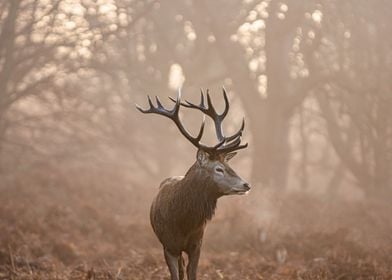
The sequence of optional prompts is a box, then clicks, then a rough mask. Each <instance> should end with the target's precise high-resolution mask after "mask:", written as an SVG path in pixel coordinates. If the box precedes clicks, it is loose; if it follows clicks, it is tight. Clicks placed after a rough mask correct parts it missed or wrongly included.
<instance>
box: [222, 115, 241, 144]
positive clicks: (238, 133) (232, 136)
mask: <svg viewBox="0 0 392 280" xmlns="http://www.w3.org/2000/svg"><path fill="white" fill-rule="evenodd" d="M244 128H245V118H243V119H242V124H241V127H240V129H239V130H238V131H237V132H236V133H234V134H233V135H231V136H229V137H226V142H230V141H232V140H233V139H235V138H237V137H238V136H240V137H241V136H242V132H243V131H244Z"/></svg>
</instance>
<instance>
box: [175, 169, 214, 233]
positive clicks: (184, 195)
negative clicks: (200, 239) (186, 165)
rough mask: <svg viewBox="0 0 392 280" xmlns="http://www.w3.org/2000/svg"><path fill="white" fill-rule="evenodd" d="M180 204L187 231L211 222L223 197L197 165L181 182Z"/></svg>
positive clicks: (208, 176) (204, 171) (209, 177)
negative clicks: (220, 198)
mask: <svg viewBox="0 0 392 280" xmlns="http://www.w3.org/2000/svg"><path fill="white" fill-rule="evenodd" d="M180 184H181V186H180V188H179V190H178V191H179V194H180V195H179V196H178V197H177V199H178V201H177V202H178V203H180V204H181V207H179V209H181V211H182V213H179V214H180V215H181V216H182V219H181V220H182V223H183V225H184V226H185V228H186V229H187V230H190V229H191V228H197V227H199V226H200V225H202V224H205V223H206V222H207V221H208V220H210V219H211V218H212V217H213V215H214V213H215V208H216V203H217V199H218V198H219V197H220V196H221V195H220V194H219V192H218V188H217V187H216V185H215V183H214V182H213V180H212V178H211V176H210V175H209V174H208V173H207V172H206V170H204V169H203V168H201V167H200V166H199V165H198V163H195V164H194V165H193V166H192V167H191V168H190V169H189V170H188V172H187V173H186V175H185V177H184V178H183V179H182V180H181V182H180Z"/></svg>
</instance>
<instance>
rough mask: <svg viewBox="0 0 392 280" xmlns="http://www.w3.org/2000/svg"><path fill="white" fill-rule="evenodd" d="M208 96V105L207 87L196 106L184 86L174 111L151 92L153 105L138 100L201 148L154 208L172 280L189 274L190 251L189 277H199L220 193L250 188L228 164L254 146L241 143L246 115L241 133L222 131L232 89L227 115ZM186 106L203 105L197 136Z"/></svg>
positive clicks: (166, 184)
mask: <svg viewBox="0 0 392 280" xmlns="http://www.w3.org/2000/svg"><path fill="white" fill-rule="evenodd" d="M206 95H207V96H206V97H207V98H206V99H207V105H206V104H205V94H204V93H203V91H201V101H200V104H199V105H195V104H193V103H191V102H188V101H185V102H182V101H181V92H180V91H179V92H178V95H177V99H173V98H170V99H171V100H172V101H173V102H174V103H175V105H174V107H173V109H172V110H168V109H166V108H164V106H163V105H162V103H161V102H160V100H159V98H158V97H156V106H155V105H154V104H153V103H152V101H151V99H150V97H149V96H148V103H149V105H150V108H149V109H142V108H141V107H139V106H138V105H136V107H137V109H138V110H139V111H140V112H142V113H146V114H148V113H153V114H159V115H162V116H165V117H167V118H169V119H171V120H173V121H174V123H175V124H176V125H177V127H178V129H179V130H180V132H181V134H182V135H183V136H185V138H186V139H188V140H189V141H190V142H191V143H192V144H193V145H194V146H195V147H196V148H197V155H196V162H195V163H194V164H193V165H192V166H191V168H190V169H189V170H188V171H187V173H186V174H185V176H177V177H171V178H168V179H166V180H164V181H163V182H162V183H161V185H160V187H159V192H158V195H157V196H156V197H155V199H154V201H153V203H152V205H151V210H150V221H151V225H152V228H153V230H154V232H155V234H156V236H157V237H158V239H159V241H160V242H161V243H162V245H163V251H164V256H165V261H166V264H167V266H168V268H169V271H170V275H171V280H182V279H184V276H185V261H184V258H183V255H182V254H183V253H184V252H185V253H186V254H187V255H188V265H187V268H186V273H187V278H188V280H195V279H196V274H197V266H198V262H199V257H200V249H201V244H202V240H203V234H204V229H205V226H206V223H207V221H209V220H211V218H212V216H213V215H214V212H215V208H216V204H217V200H218V198H220V197H221V196H225V195H241V194H245V193H247V192H248V191H249V190H250V187H249V184H248V183H247V182H245V181H244V180H243V179H242V178H241V177H240V176H238V175H237V174H236V173H235V171H234V170H233V169H231V168H230V166H229V165H228V161H229V160H230V159H231V158H232V157H233V156H234V155H235V154H236V152H235V151H237V150H240V149H243V148H246V147H247V146H248V144H247V143H246V144H243V145H241V136H242V132H243V130H244V126H245V121H244V120H242V125H241V127H240V129H239V130H238V131H237V132H236V133H234V134H233V135H231V136H228V137H226V136H225V135H224V133H223V130H222V122H223V120H224V118H225V117H226V115H227V113H228V111H229V100H228V98H227V93H226V91H225V89H223V97H224V101H225V108H224V111H223V112H222V113H221V114H218V113H217V112H216V110H215V108H214V106H213V104H212V102H211V97H210V95H209V93H208V91H207V94H206ZM181 107H186V108H192V109H196V110H200V111H201V112H202V113H203V122H202V124H201V127H200V130H199V133H198V134H197V136H196V137H193V136H192V135H191V134H190V133H189V132H188V131H187V130H186V129H185V128H184V126H183V124H182V123H181V120H180V118H179V111H180V108H181ZM205 115H207V116H208V117H210V118H211V119H212V120H213V122H214V125H215V132H216V137H217V140H218V143H217V144H216V145H213V146H207V145H205V144H203V143H201V139H202V137H203V132H204V121H205Z"/></svg>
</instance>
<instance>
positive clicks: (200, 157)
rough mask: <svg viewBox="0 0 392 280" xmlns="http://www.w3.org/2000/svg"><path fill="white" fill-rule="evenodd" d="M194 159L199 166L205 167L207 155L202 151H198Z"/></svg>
mask: <svg viewBox="0 0 392 280" xmlns="http://www.w3.org/2000/svg"><path fill="white" fill-rule="evenodd" d="M196 158H197V162H198V163H199V164H200V165H205V164H206V163H207V162H208V160H209V155H208V153H206V152H205V151H203V150H198V151H197V155H196Z"/></svg>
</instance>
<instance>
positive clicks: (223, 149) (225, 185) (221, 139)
mask: <svg viewBox="0 0 392 280" xmlns="http://www.w3.org/2000/svg"><path fill="white" fill-rule="evenodd" d="M206 95H207V105H206V104H205V97H204V93H203V91H202V92H201V101H200V104H199V105H195V104H193V103H191V102H188V101H185V102H182V101H181V92H180V91H179V92H178V95H177V99H173V98H171V97H170V100H172V101H173V102H174V103H175V105H174V108H173V109H171V110H168V109H165V108H164V107H163V105H162V103H161V102H160V100H159V98H158V97H156V103H157V105H156V106H154V104H153V103H152V101H151V98H150V97H149V96H148V103H149V105H150V108H149V109H146V110H144V109H142V108H140V107H139V106H137V105H136V107H137V109H138V110H139V111H141V112H142V113H146V114H147V113H155V114H159V115H162V116H165V117H168V118H170V119H171V120H173V121H174V123H175V124H176V125H177V127H178V129H179V130H180V132H181V133H182V135H184V136H185V138H186V139H188V140H189V141H190V142H191V143H192V144H193V145H194V146H195V147H196V148H197V149H198V150H197V156H196V159H197V161H196V164H197V166H198V167H199V168H200V172H202V173H203V174H204V176H208V178H209V179H210V180H212V182H213V183H214V185H215V186H216V187H217V190H218V192H219V194H220V195H231V194H244V193H246V192H248V191H249V190H250V187H249V184H248V183H246V182H245V181H244V180H243V179H242V178H241V177H239V176H238V175H237V174H236V173H235V172H234V170H233V169H231V167H230V166H229V165H228V161H229V160H230V159H231V158H232V157H233V156H234V155H236V152H235V151H237V150H240V149H244V148H246V147H247V146H248V144H247V143H246V144H243V145H241V136H242V132H243V130H244V127H245V121H244V119H243V120H242V125H241V127H240V129H239V130H238V131H237V132H236V133H234V134H233V135H231V136H224V133H223V129H222V122H223V120H224V118H225V117H226V115H227V113H228V112H229V100H228V98H227V93H226V91H225V89H223V98H224V101H225V109H224V111H223V112H222V113H221V114H218V113H217V112H216V110H215V108H214V106H213V105H212V102H211V97H210V95H209V93H208V90H207V94H206ZM181 107H186V108H192V109H197V110H200V111H201V112H203V122H202V124H201V127H200V130H199V133H198V135H197V136H196V137H193V136H192V135H191V134H190V133H189V132H188V131H187V130H186V129H185V128H184V126H183V124H182V123H181V120H180V118H179V111H180V108H181ZM205 115H207V116H208V117H210V118H211V119H212V120H213V121H214V125H215V132H216V137H217V140H218V143H217V144H215V145H214V146H207V145H205V144H203V143H201V142H200V140H201V138H202V137H203V132H204V124H205V118H204V117H205Z"/></svg>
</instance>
